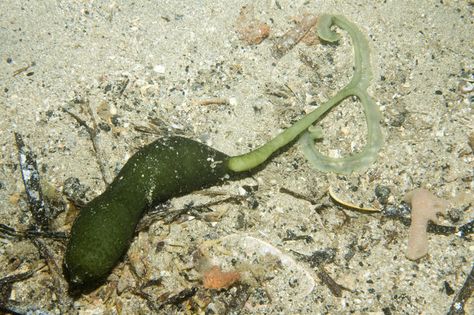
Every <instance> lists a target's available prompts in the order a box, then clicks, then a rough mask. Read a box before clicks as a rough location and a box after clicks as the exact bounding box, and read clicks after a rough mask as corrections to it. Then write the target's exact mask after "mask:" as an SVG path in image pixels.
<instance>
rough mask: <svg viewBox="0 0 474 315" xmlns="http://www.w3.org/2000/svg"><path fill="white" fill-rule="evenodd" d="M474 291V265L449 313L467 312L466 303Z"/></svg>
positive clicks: (449, 314) (448, 314)
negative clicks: (465, 309)
mask: <svg viewBox="0 0 474 315" xmlns="http://www.w3.org/2000/svg"><path fill="white" fill-rule="evenodd" d="M473 291H474V265H473V266H472V269H471V272H470V273H469V274H468V275H467V278H466V281H464V284H463V285H462V287H461V289H460V290H459V292H458V293H457V294H456V296H455V297H454V299H453V303H452V304H451V306H450V308H449V311H448V313H447V315H454V314H465V311H464V305H466V302H467V300H469V298H470V297H471V296H472V292H473Z"/></svg>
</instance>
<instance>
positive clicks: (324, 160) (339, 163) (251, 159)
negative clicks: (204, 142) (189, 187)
mask: <svg viewBox="0 0 474 315" xmlns="http://www.w3.org/2000/svg"><path fill="white" fill-rule="evenodd" d="M332 25H336V26H338V27H340V28H341V29H343V30H345V31H347V32H348V33H349V35H350V37H351V39H352V44H353V46H354V74H353V76H352V79H351V81H350V82H349V84H347V85H346V86H345V87H344V88H343V89H342V90H341V91H339V92H338V93H337V94H336V95H335V96H333V97H332V98H331V99H330V100H329V101H327V102H326V103H324V104H322V105H321V106H319V107H318V108H316V109H315V110H314V111H312V112H311V113H309V114H307V115H306V116H304V117H303V118H301V119H300V120H299V121H298V122H296V123H295V124H294V125H292V126H291V127H290V128H288V129H286V130H285V131H283V132H282V133H281V134H279V135H278V136H276V137H275V138H274V139H272V140H271V141H269V142H267V143H266V144H264V145H263V146H261V147H259V148H257V149H256V150H254V151H251V152H249V153H246V154H242V155H239V156H235V157H232V158H230V160H229V168H230V169H231V170H233V171H236V172H240V171H245V170H249V169H252V168H254V167H256V166H258V165H260V164H262V163H263V162H264V161H265V160H267V159H268V158H269V157H270V156H271V155H272V154H273V153H274V152H275V151H277V150H278V149H280V148H282V147H283V146H285V145H287V144H288V143H290V142H291V141H293V140H294V139H295V138H296V137H298V136H299V135H301V138H300V140H299V142H300V144H301V146H302V149H303V152H304V153H305V155H306V158H307V159H308V161H309V162H310V163H311V164H312V165H313V166H314V167H315V168H316V169H319V170H322V171H334V172H338V173H350V172H352V171H354V170H357V169H361V168H364V167H368V166H369V165H370V164H371V163H372V162H373V161H374V160H375V159H376V157H377V153H378V151H379V150H380V148H381V147H382V143H383V137H382V132H381V130H380V125H379V120H380V114H379V111H378V108H377V105H376V104H375V103H374V101H373V100H372V98H371V97H370V96H369V94H368V93H367V88H368V86H369V83H370V79H371V78H372V72H371V69H370V56H369V45H368V43H367V40H366V39H365V37H364V35H363V34H362V33H361V32H360V31H359V29H358V28H357V26H356V25H354V24H353V23H351V22H349V21H348V20H347V19H346V18H344V17H343V16H338V15H337V16H333V15H322V16H321V17H320V18H319V22H318V35H319V37H320V38H321V39H322V40H324V41H326V42H330V43H333V42H337V41H338V40H339V35H338V34H337V33H336V32H334V31H332V30H331V26H332ZM351 96H355V97H357V98H358V99H359V101H360V103H361V104H362V106H363V109H364V113H365V117H366V121H367V134H368V136H367V144H366V146H365V147H364V149H362V151H360V152H358V153H355V154H353V155H350V156H348V157H343V158H338V159H334V158H330V157H327V156H324V155H322V154H321V153H320V152H319V151H317V150H316V148H315V147H314V140H315V138H316V137H319V136H320V133H318V134H317V135H315V134H313V133H312V132H311V131H308V128H310V127H311V126H312V125H313V124H314V123H315V122H317V121H318V120H319V119H320V118H321V117H322V116H323V115H324V114H325V113H327V112H328V111H329V110H330V109H331V108H333V107H334V106H336V105H338V104H339V103H341V102H342V101H343V100H345V99H346V98H348V97H351Z"/></svg>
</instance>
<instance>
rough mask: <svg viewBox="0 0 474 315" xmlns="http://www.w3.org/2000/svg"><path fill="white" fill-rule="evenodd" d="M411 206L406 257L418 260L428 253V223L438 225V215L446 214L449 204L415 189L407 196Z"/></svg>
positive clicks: (424, 190) (426, 192) (423, 190)
mask: <svg viewBox="0 0 474 315" xmlns="http://www.w3.org/2000/svg"><path fill="white" fill-rule="evenodd" d="M405 201H406V202H408V203H410V204H411V207H412V212H411V225H410V230H409V236H408V248H407V251H406V254H405V256H406V257H407V258H408V259H410V260H417V259H420V258H421V257H423V256H425V255H426V254H427V253H428V236H427V232H426V230H427V228H428V221H432V222H433V223H436V224H437V223H438V218H437V214H445V212H446V208H447V207H448V202H447V201H446V200H443V199H440V198H438V197H436V196H435V195H433V194H432V193H431V192H429V191H428V190H426V189H422V188H420V189H415V190H413V191H412V192H409V193H408V194H407V195H406V196H405Z"/></svg>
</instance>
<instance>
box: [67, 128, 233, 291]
mask: <svg viewBox="0 0 474 315" xmlns="http://www.w3.org/2000/svg"><path fill="white" fill-rule="evenodd" d="M228 158H229V157H228V156H227V155H226V154H224V153H222V152H219V151H217V150H214V149H212V148H210V147H209V146H207V145H204V144H201V143H199V142H197V141H193V140H191V139H187V138H182V137H170V138H165V139H159V140H157V141H155V142H153V143H151V144H149V145H147V146H145V147H143V148H142V149H140V150H139V151H138V152H137V153H135V154H134V155H133V156H132V157H131V158H130V159H129V160H128V161H127V163H126V164H125V165H124V167H123V168H122V170H121V171H120V173H119V174H118V175H117V177H116V178H115V179H114V181H113V182H112V184H110V186H109V187H108V188H107V189H106V190H105V192H104V193H102V194H101V195H99V196H98V197H96V198H95V199H93V200H92V201H91V202H89V203H88V204H87V205H86V207H84V208H83V209H81V211H80V213H79V215H78V217H77V218H76V220H75V221H74V224H73V226H72V229H71V238H70V240H69V243H68V246H67V249H66V254H65V261H64V263H65V267H66V276H67V278H68V280H69V283H70V286H71V290H73V291H74V290H78V289H80V290H82V289H84V288H93V287H95V286H97V285H98V284H100V283H101V282H102V281H103V280H105V279H106V278H107V276H108V275H109V273H110V272H111V271H112V269H113V268H114V267H115V266H116V264H117V263H118V262H119V261H120V259H121V258H122V256H123V255H124V254H125V252H126V251H127V249H128V247H129V245H130V242H131V240H132V239H133V236H134V232H135V228H136V226H137V224H138V222H139V220H140V219H141V217H142V215H143V212H144V209H146V208H147V207H149V206H151V205H153V204H156V203H158V202H162V201H165V200H167V199H169V198H172V197H175V196H179V195H183V194H186V193H189V192H191V191H193V190H197V189H201V188H203V187H206V186H210V185H213V184H216V183H218V182H219V181H221V180H222V179H223V178H224V177H226V175H229V174H231V173H232V171H230V170H229V169H228V167H227V161H228Z"/></svg>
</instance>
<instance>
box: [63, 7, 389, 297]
mask: <svg viewBox="0 0 474 315" xmlns="http://www.w3.org/2000/svg"><path fill="white" fill-rule="evenodd" d="M321 20H322V21H323V22H324V23H323V24H321V30H322V31H323V32H324V33H328V32H329V27H330V26H331V25H332V24H336V25H337V26H339V27H341V28H343V29H345V30H347V31H348V32H349V35H350V36H351V38H352V41H353V43H354V49H355V64H356V67H355V74H354V77H353V79H352V81H351V82H350V83H349V85H348V87H346V88H345V90H348V91H345V92H343V93H342V94H341V93H338V94H336V96H334V98H332V99H330V100H329V101H328V102H326V103H325V104H322V105H321V106H319V107H318V108H317V109H315V110H314V111H312V112H311V113H309V114H307V115H306V116H304V117H303V118H301V119H300V120H299V121H297V122H296V123H295V124H294V125H293V126H291V127H290V128H288V129H286V130H285V131H283V132H282V133H281V134H279V135H278V136H276V137H275V138H274V139H272V140H271V141H269V142H267V143H266V144H264V145H263V146H261V147H259V148H257V149H256V150H254V151H251V152H249V153H246V154H242V155H239V156H234V157H230V156H228V155H226V154H224V153H222V152H219V151H217V150H215V149H213V148H211V147H209V146H206V145H204V144H202V143H199V142H197V141H194V140H191V139H187V138H182V137H169V138H162V139H158V140H156V141H154V142H152V143H151V144H149V145H147V146H145V147H143V148H142V149H140V150H139V151H138V152H137V153H135V154H134V155H133V156H132V157H131V158H130V159H129V160H128V161H127V163H126V164H125V165H124V167H123V168H122V170H121V171H120V173H119V174H118V175H117V177H116V178H115V179H114V181H113V182H112V184H110V186H109V187H108V188H107V189H106V190H105V192H103V193H102V194H101V195H99V196H98V197H96V198H95V199H93V200H92V201H91V202H89V203H88V204H87V205H86V206H85V207H84V208H83V209H81V211H80V213H79V215H78V217H77V218H76V220H75V221H74V224H73V226H72V229H71V237H70V240H69V243H68V245H67V248H66V252H65V259H64V265H65V270H66V276H67V278H68V281H69V283H70V287H71V291H72V292H75V291H82V290H88V289H92V288H94V287H97V286H98V285H99V284H100V283H101V282H102V281H104V280H105V279H106V278H107V276H108V275H109V274H110V272H111V271H112V269H113V268H114V267H115V266H116V265H117V263H118V262H119V261H120V259H121V258H122V256H123V255H124V254H125V253H126V251H127V249H128V247H129V245H130V242H131V240H132V239H133V235H134V232H135V228H136V226H137V224H138V222H139V220H140V219H141V217H142V215H143V212H144V209H146V208H147V207H149V206H151V205H153V204H156V203H159V202H163V201H165V200H167V199H169V198H172V197H175V196H179V195H183V194H186V193H189V192H192V191H194V190H197V189H201V188H204V187H208V186H212V185H215V184H217V183H219V182H221V181H223V180H225V179H228V178H232V176H235V175H236V174H238V173H240V172H244V171H249V170H251V169H254V168H255V167H257V166H259V165H261V164H262V163H263V162H265V161H266V160H267V159H268V158H269V157H270V156H272V155H273V154H274V153H275V152H276V151H277V150H279V149H280V148H282V147H284V146H285V145H287V144H288V143H290V142H292V141H293V140H294V139H295V138H296V137H298V136H299V135H301V134H302V133H303V132H305V131H306V130H307V129H308V128H309V127H312V125H313V124H314V123H315V122H316V121H317V120H318V119H319V118H320V117H321V116H322V115H323V114H324V113H326V112H327V111H328V110H330V109H331V108H332V107H334V106H335V105H337V104H338V103H339V102H341V101H342V100H343V99H344V98H346V97H347V95H348V94H350V95H357V96H358V97H359V98H361V101H362V102H365V99H366V94H364V93H362V92H360V90H361V89H364V90H365V89H366V88H367V86H368V80H369V78H367V76H364V75H363V74H364V73H368V72H367V71H365V72H364V70H363V68H364V67H369V64H368V60H366V59H364V57H363V56H362V53H361V52H360V51H358V50H359V49H366V47H365V46H366V44H365V45H357V44H356V43H357V42H358V41H361V40H363V41H364V43H366V42H365V38H363V37H362V34H361V33H360V32H359V31H358V30H357V28H355V26H353V25H352V24H350V23H349V22H347V20H345V19H344V18H343V17H338V16H336V17H334V16H327V15H324V16H322V17H321ZM328 34H329V36H333V35H335V33H334V34H333V33H332V32H330V33H328ZM320 36H321V37H322V38H323V39H325V38H324V36H323V34H320ZM361 38H362V39H361ZM361 56H362V57H361ZM360 68H362V70H361V69H360ZM351 93H352V94H351ZM367 97H368V96H367ZM366 113H367V111H366ZM366 117H367V119H374V117H373V116H370V117H369V116H368V115H366ZM375 119H378V118H377V117H375ZM369 134H370V135H372V136H373V137H375V138H376V137H377V136H378V135H379V134H378V133H377V132H372V133H370V131H369ZM380 141H381V140H380ZM380 141H379V140H377V141H375V142H376V143H377V148H375V151H377V150H378V147H379V146H378V144H380V143H381V142H380ZM369 142H370V141H368V143H369ZM372 151H374V150H372ZM360 158H363V156H362V157H360V156H359V157H357V158H356V159H360Z"/></svg>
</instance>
